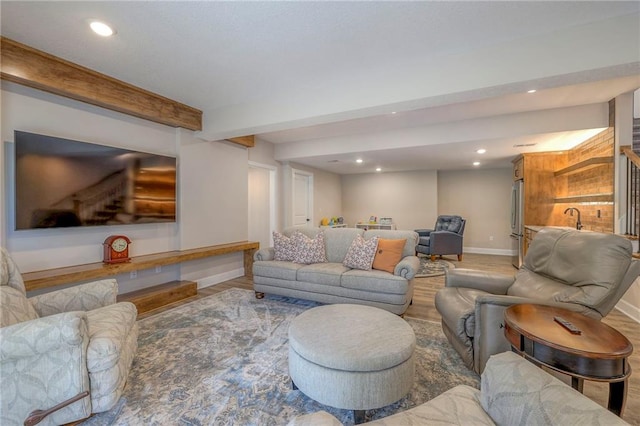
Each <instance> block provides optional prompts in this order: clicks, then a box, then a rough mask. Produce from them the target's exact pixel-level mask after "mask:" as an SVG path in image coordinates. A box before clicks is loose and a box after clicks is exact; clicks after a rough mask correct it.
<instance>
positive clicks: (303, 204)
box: [291, 169, 313, 227]
mask: <svg viewBox="0 0 640 426" xmlns="http://www.w3.org/2000/svg"><path fill="white" fill-rule="evenodd" d="M291 171H292V174H293V176H292V178H293V185H292V194H291V206H292V225H293V226H296V227H301V226H310V225H312V224H313V174H312V173H309V172H305V171H303V170H296V169H291Z"/></svg>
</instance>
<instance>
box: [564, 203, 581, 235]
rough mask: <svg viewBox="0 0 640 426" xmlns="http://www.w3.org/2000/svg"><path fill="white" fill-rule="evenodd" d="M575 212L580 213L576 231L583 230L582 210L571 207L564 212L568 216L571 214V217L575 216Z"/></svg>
mask: <svg viewBox="0 0 640 426" xmlns="http://www.w3.org/2000/svg"><path fill="white" fill-rule="evenodd" d="M574 210H575V211H577V212H578V221H577V222H576V229H577V230H578V231H579V230H581V229H582V222H580V210H578V209H577V208H575V207H569V208H568V209H566V210H565V211H564V214H567V212H569V216H573V211H574Z"/></svg>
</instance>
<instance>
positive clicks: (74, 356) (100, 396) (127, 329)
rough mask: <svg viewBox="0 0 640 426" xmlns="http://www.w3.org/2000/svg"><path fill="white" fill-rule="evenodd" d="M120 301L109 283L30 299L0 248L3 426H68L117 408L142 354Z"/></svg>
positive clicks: (129, 309) (131, 315) (131, 312)
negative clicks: (117, 403) (129, 376)
mask: <svg viewBox="0 0 640 426" xmlns="http://www.w3.org/2000/svg"><path fill="white" fill-rule="evenodd" d="M117 293H118V287H117V283H116V281H115V280H113V279H109V280H102V281H96V282H92V283H89V284H84V285H79V286H75V287H70V288H66V289H63V290H59V291H54V292H51V293H46V294H42V295H39V296H35V297H31V298H27V297H26V291H25V286H24V282H23V280H22V277H21V275H20V273H19V271H18V269H17V267H16V265H15V263H14V262H13V260H12V259H11V258H10V257H9V255H8V254H7V252H6V251H5V250H4V249H2V248H0V380H1V383H2V388H1V389H0V403H1V406H0V424H2V425H22V424H23V423H24V424H36V423H38V422H39V421H40V420H41V419H42V420H41V424H45V425H54V424H55V425H58V424H65V423H69V422H73V421H76V420H80V419H83V418H86V417H89V416H90V415H91V414H92V413H98V412H102V411H107V410H109V409H110V408H112V407H113V406H114V405H115V404H116V402H117V401H118V399H119V398H120V396H121V394H122V391H123V389H124V386H125V383H126V380H127V376H128V374H129V370H130V368H131V364H132V362H133V358H134V356H135V353H136V350H137V348H138V342H137V339H138V325H137V324H136V317H137V311H136V307H135V305H133V304H132V303H129V302H124V303H116V295H117ZM36 410H42V411H36ZM34 412H35V416H33V417H32V416H30V415H33V414H34ZM30 417H31V420H29V421H28V422H27V423H25V421H26V420H27V418H30Z"/></svg>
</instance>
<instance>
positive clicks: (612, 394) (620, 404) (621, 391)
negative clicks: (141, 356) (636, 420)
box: [607, 380, 627, 417]
mask: <svg viewBox="0 0 640 426" xmlns="http://www.w3.org/2000/svg"><path fill="white" fill-rule="evenodd" d="M626 402H627V380H623V381H621V382H614V383H609V404H608V405H607V408H608V409H609V411H611V412H612V413H613V414H615V415H617V416H618V417H622V412H623V411H624V406H625V403H626Z"/></svg>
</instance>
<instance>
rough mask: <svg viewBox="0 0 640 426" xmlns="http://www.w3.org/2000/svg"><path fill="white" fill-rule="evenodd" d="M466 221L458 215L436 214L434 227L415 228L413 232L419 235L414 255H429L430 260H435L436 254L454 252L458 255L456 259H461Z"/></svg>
mask: <svg viewBox="0 0 640 426" xmlns="http://www.w3.org/2000/svg"><path fill="white" fill-rule="evenodd" d="M466 222H467V221H466V220H465V219H463V218H462V217H460V216H455V215H441V216H438V219H437V220H436V226H435V228H434V229H416V230H415V232H417V233H418V235H419V236H420V238H419V240H418V245H417V246H416V256H417V255H418V253H422V254H426V255H428V256H431V260H436V256H440V257H442V255H445V254H455V255H458V261H461V260H462V234H463V233H464V226H465V224H466Z"/></svg>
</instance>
